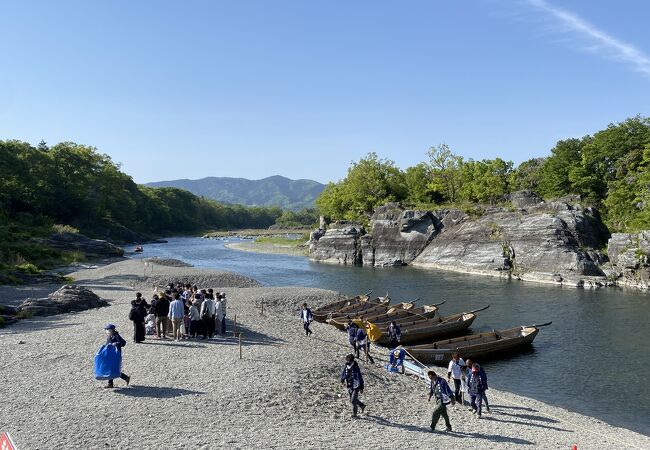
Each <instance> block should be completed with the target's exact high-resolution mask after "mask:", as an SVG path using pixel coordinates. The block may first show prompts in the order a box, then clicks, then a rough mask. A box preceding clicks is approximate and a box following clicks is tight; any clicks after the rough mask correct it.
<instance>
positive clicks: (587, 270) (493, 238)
mask: <svg viewBox="0 0 650 450" xmlns="http://www.w3.org/2000/svg"><path fill="white" fill-rule="evenodd" d="M368 228H369V229H368V232H366V230H365V229H364V228H363V227H361V226H360V225H358V224H351V223H341V222H339V223H336V224H334V225H332V226H330V228H329V229H327V230H323V229H320V230H319V231H317V232H314V233H312V239H311V242H310V257H311V258H312V259H314V260H317V261H325V262H336V263H343V264H364V265H374V266H392V265H404V264H411V265H415V266H421V267H430V268H437V269H444V270H453V271H459V272H465V273H476V274H483V275H493V276H501V277H513V278H517V279H521V280H529V281H538V282H546V283H559V284H564V285H571V286H604V285H609V284H612V279H613V278H612V274H611V273H610V272H611V270H609V271H608V269H607V256H606V254H605V253H604V252H603V251H602V250H604V249H605V247H606V246H607V243H608V238H609V233H608V231H607V228H606V227H605V226H604V225H603V223H602V221H601V219H600V216H599V214H598V212H597V211H596V210H594V209H592V208H588V207H582V206H581V205H580V204H579V203H578V202H577V199H575V198H566V199H560V200H556V201H551V202H544V201H543V200H542V199H541V198H539V197H537V196H536V195H535V194H533V193H531V192H518V193H514V194H513V195H512V196H511V198H510V204H509V205H508V206H507V207H487V208H484V209H480V210H476V211H472V212H471V215H470V214H468V213H467V212H464V211H461V210H458V209H445V210H436V211H415V210H408V209H404V208H402V207H400V205H399V204H396V203H389V204H387V205H384V206H382V207H379V208H377V209H376V210H375V212H374V214H373V216H372V217H371V219H370V225H369V227H368ZM614 236H616V235H614ZM644 236H645V235H644ZM613 238H614V237H613ZM630 239H632V241H634V238H630ZM644 239H645V237H644V238H643V239H640V240H639V239H637V241H639V242H640V244H639V245H640V247H639V248H641V250H635V248H636V247H634V248H633V246H632V245H628V247H627V248H626V250H625V252H623V253H624V256H623V259H624V260H625V261H626V262H625V263H624V264H627V265H630V264H632V263H631V262H630V261H628V260H629V258H630V256H629V255H630V252H632V253H633V254H634V255H636V254H637V253H639V252H644V251H645V250H644V249H645V248H646V247H644V246H643V245H646V244H647V243H648V240H644ZM634 242H636V241H634ZM610 243H611V240H610ZM644 243H645V244H644ZM648 250H650V249H648ZM625 255H627V256H625ZM610 256H611V253H610ZM626 258H627V259H626ZM635 261H636V262H637V263H639V258H638V257H637V259H636V260H635ZM643 261H647V260H646V259H643ZM646 267H647V266H646ZM630 270H638V267H635V268H634V269H630ZM635 273H636V272H635ZM647 275H648V273H646V278H645V279H646V280H647ZM630 276H631V275H625V277H626V278H625V279H629V278H630ZM635 276H636V275H635ZM621 277H623V275H621Z"/></svg>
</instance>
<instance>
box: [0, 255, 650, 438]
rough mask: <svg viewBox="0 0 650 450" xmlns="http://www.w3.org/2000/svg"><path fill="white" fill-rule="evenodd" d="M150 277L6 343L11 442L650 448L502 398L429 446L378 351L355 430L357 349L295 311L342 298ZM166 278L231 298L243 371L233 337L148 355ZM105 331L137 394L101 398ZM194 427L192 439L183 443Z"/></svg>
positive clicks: (1, 341)
mask: <svg viewBox="0 0 650 450" xmlns="http://www.w3.org/2000/svg"><path fill="white" fill-rule="evenodd" d="M153 264H154V265H155V270H153V274H149V275H147V274H143V271H142V263H141V262H140V261H139V260H126V261H120V262H116V263H113V264H109V265H106V266H102V267H97V268H95V269H82V270H80V271H78V272H75V273H74V276H75V279H76V283H77V284H79V285H83V286H86V287H89V288H90V289H92V290H93V291H95V292H96V293H98V295H100V296H101V297H102V298H107V299H108V300H109V301H110V306H109V307H105V308H100V309H93V310H88V311H84V312H81V313H74V314H68V315H60V316H51V317H47V318H33V319H26V320H23V321H20V322H19V323H17V324H15V325H12V326H9V327H7V328H4V329H2V330H0V352H2V354H3V361H2V363H1V364H2V370H3V374H4V375H5V376H6V377H7V379H10V380H12V389H10V390H7V389H5V390H4V392H3V394H4V402H2V403H0V430H2V431H8V432H10V433H11V435H12V437H13V438H14V440H15V441H16V444H17V445H18V446H19V447H20V448H32V447H41V448H50V447H55V446H59V447H61V448H138V447H143V446H145V445H146V446H150V445H156V446H162V447H166V448H168V447H170V446H171V447H176V446H180V445H185V446H189V447H188V448H196V447H203V448H212V447H213V446H216V447H230V448H233V447H235V448H242V447H257V448H259V447H262V446H263V447H275V448H300V447H301V448H305V447H307V448H331V447H334V446H336V447H339V448H340V447H341V446H342V445H357V444H358V443H359V442H363V443H364V445H366V446H370V447H371V448H378V447H381V448H387V447H390V446H391V444H389V443H395V444H396V446H398V447H401V445H398V443H399V442H400V440H404V441H403V442H409V447H410V448H431V447H445V448H446V447H450V448H451V447H452V446H453V448H460V449H464V448H468V449H469V448H477V446H478V447H479V448H518V447H520V446H522V445H535V446H539V447H543V448H570V446H571V445H572V444H573V443H577V444H578V448H580V449H585V448H603V446H606V447H614V446H616V445H618V447H621V445H623V444H625V445H626V446H627V448H650V437H648V436H645V435H643V434H640V433H636V432H633V431H630V430H628V429H625V428H617V427H614V426H611V425H608V424H606V423H604V422H601V421H600V420H597V419H594V418H592V417H589V416H585V415H581V414H578V413H574V412H570V411H568V410H566V409H563V408H558V407H555V406H552V405H550V404H546V403H543V402H540V401H537V400H534V399H530V398H527V397H523V396H519V395H516V394H512V393H509V392H507V391H502V390H500V389H494V388H493V387H491V388H490V390H489V391H488V395H489V398H490V400H491V407H492V409H493V412H492V413H490V414H485V415H484V418H483V419H482V420H476V419H475V418H474V416H473V415H472V414H471V413H469V412H468V411H467V408H462V407H460V406H455V407H450V408H449V409H450V417H451V421H452V425H453V427H454V432H453V433H438V434H431V433H430V432H429V431H428V421H429V420H430V414H431V411H432V409H433V405H432V404H430V403H428V402H426V398H425V395H426V388H425V387H424V385H423V383H422V382H420V381H415V380H414V379H413V378H411V377H407V376H403V375H395V374H390V373H388V372H387V371H386V370H385V369H384V368H383V364H385V359H386V357H385V355H384V356H382V357H380V356H379V353H378V352H379V350H378V349H373V352H374V354H375V357H376V359H377V360H378V363H377V364H376V365H370V364H368V363H366V362H360V365H361V369H362V371H363V373H364V377H365V378H366V392H365V393H364V395H363V397H364V398H363V401H364V402H366V403H367V404H368V411H367V412H366V413H365V414H363V415H362V416H361V418H360V419H358V420H357V421H356V422H352V420H351V419H350V418H349V413H350V408H349V403H348V402H347V398H346V395H347V394H346V392H345V390H344V389H342V388H341V386H340V385H339V383H338V372H339V370H340V366H341V364H342V360H343V357H344V355H345V354H347V353H349V347H348V345H347V336H346V335H345V333H341V332H339V331H338V330H336V329H335V328H334V327H332V326H329V325H326V324H320V323H314V325H313V327H312V329H313V330H314V336H313V337H309V338H307V337H305V336H304V335H303V334H302V333H301V330H302V328H301V325H300V321H299V320H298V318H297V313H296V312H295V311H296V308H297V306H298V305H299V304H300V303H302V301H306V302H308V303H309V304H310V305H314V306H316V305H317V304H318V303H324V302H327V301H331V300H334V299H336V298H338V297H339V295H340V294H338V293H336V292H333V291H326V290H322V289H314V288H302V287H274V288H269V287H259V286H258V284H257V283H256V282H255V280H252V279H250V278H248V277H244V276H241V275H238V274H235V273H230V272H218V271H213V270H207V269H197V268H191V267H172V266H165V265H158V264H155V262H154V263H153ZM165 279H166V280H169V281H173V280H177V281H180V280H181V279H188V280H192V281H193V282H197V283H202V285H204V286H206V287H207V286H213V287H215V288H219V290H222V291H226V292H227V295H228V302H229V303H228V318H229V319H230V320H229V329H230V331H232V319H233V317H234V315H235V314H236V315H237V321H238V323H239V324H240V328H239V329H240V330H241V331H243V333H244V346H243V350H242V351H243V359H241V360H240V359H238V346H237V340H236V339H235V338H233V337H232V336H227V337H225V338H218V339H216V340H214V341H182V342H178V343H172V342H164V341H158V340H156V339H151V338H150V337H149V336H147V340H146V341H145V343H144V344H138V345H136V344H133V343H132V342H131V339H130V337H131V331H130V329H131V327H130V326H129V325H130V323H129V321H128V318H127V315H128V310H129V308H130V305H129V302H130V300H131V299H132V298H133V296H134V292H135V290H136V289H139V290H141V291H142V292H143V293H144V294H145V296H146V297H147V298H150V295H151V286H152V285H154V284H160V283H161V282H162V280H165ZM262 301H263V302H264V311H265V314H264V316H261V314H260V313H261V311H260V309H259V305H260V303H261V302H262ZM107 322H111V323H115V324H116V325H117V327H118V330H120V331H121V333H122V335H123V336H124V338H125V339H127V340H128V341H129V342H128V345H127V346H126V348H125V350H124V365H123V370H124V371H125V372H126V373H128V374H129V375H130V376H131V377H132V386H130V387H128V388H125V387H120V386H123V384H120V383H121V381H120V380H117V381H116V385H117V386H118V388H117V389H115V390H113V391H111V390H104V389H102V388H101V382H98V381H96V380H93V378H92V355H93V353H94V351H95V350H96V348H97V347H98V346H99V345H100V344H101V343H102V339H103V335H102V326H103V324H104V323H107ZM19 342H24V343H23V344H19ZM384 353H385V352H384ZM380 360H381V361H380ZM434 370H436V371H437V372H438V373H440V372H441V371H440V368H434ZM161 409H164V410H165V412H166V416H165V417H187V415H188V414H189V415H190V416H191V417H193V419H194V421H192V422H189V423H185V422H184V423H183V425H182V426H181V425H179V426H178V427H169V423H168V421H167V420H166V419H165V418H164V417H163V418H161V417H159V416H158V414H157V411H159V410H161ZM204 417H207V422H205V420H206V419H204ZM107 420H109V421H114V422H117V423H119V424H120V425H119V427H118V429H117V431H116V430H115V429H110V427H107V426H106V423H107V422H106V421H107ZM201 423H205V424H206V425H207V428H208V430H206V431H203V429H202V428H201V427H200V424H201ZM188 426H189V427H190V428H191V429H192V433H189V434H188V433H186V431H187V427H188ZM352 426H353V427H354V430H355V431H354V433H352V432H350V429H351V427H352ZM439 426H440V424H439ZM215 427H217V428H218V429H220V430H222V431H223V432H222V433H218V432H217V433H216V432H215V431H214V430H215ZM142 430H146V432H143V431H142ZM459 437H470V439H459ZM604 439H606V440H607V441H606V443H605V442H604ZM391 448H392V447H391Z"/></svg>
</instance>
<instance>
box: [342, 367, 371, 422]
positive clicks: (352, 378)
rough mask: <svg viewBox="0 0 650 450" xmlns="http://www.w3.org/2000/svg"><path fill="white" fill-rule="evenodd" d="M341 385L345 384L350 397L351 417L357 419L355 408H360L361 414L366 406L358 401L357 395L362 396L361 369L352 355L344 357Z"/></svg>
mask: <svg viewBox="0 0 650 450" xmlns="http://www.w3.org/2000/svg"><path fill="white" fill-rule="evenodd" d="M341 384H345V385H346V387H347V388H348V394H349V395H350V403H352V417H353V418H356V417H357V408H361V412H363V411H364V410H365V409H366V405H365V404H364V403H363V402H361V400H359V394H363V387H364V385H363V377H362V376H361V369H360V368H359V365H358V364H357V362H356V361H355V360H354V355H348V356H346V357H345V365H344V366H343V370H342V371H341Z"/></svg>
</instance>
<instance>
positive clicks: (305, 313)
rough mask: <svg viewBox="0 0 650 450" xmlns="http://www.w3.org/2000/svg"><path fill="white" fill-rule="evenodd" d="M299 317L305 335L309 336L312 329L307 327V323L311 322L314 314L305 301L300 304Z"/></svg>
mask: <svg viewBox="0 0 650 450" xmlns="http://www.w3.org/2000/svg"><path fill="white" fill-rule="evenodd" d="M300 318H301V319H302V327H303V329H304V330H305V336H309V335H310V334H312V331H311V330H310V329H309V324H310V323H312V322H313V320H314V315H313V314H312V312H311V309H309V308H308V307H307V303H303V304H302V309H301V310H300Z"/></svg>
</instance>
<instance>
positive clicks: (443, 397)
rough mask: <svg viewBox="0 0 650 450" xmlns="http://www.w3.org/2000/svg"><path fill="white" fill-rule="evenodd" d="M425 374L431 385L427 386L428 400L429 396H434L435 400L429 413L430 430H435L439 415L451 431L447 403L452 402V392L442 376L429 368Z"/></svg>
mask: <svg viewBox="0 0 650 450" xmlns="http://www.w3.org/2000/svg"><path fill="white" fill-rule="evenodd" d="M427 376H428V377H429V380H430V381H431V386H430V387H429V401H431V397H434V398H435V400H436V407H435V409H434V410H433V414H432V415H431V431H432V432H435V431H436V425H437V424H438V419H440V416H442V418H443V419H445V425H446V427H447V431H451V423H450V422H449V414H447V405H448V404H449V403H452V404H453V403H454V393H453V392H451V389H450V388H449V385H448V384H447V382H446V381H445V380H444V379H443V378H441V377H439V376H438V375H437V374H436V373H435V372H434V371H433V370H430V371H429V372H428V373H427Z"/></svg>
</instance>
